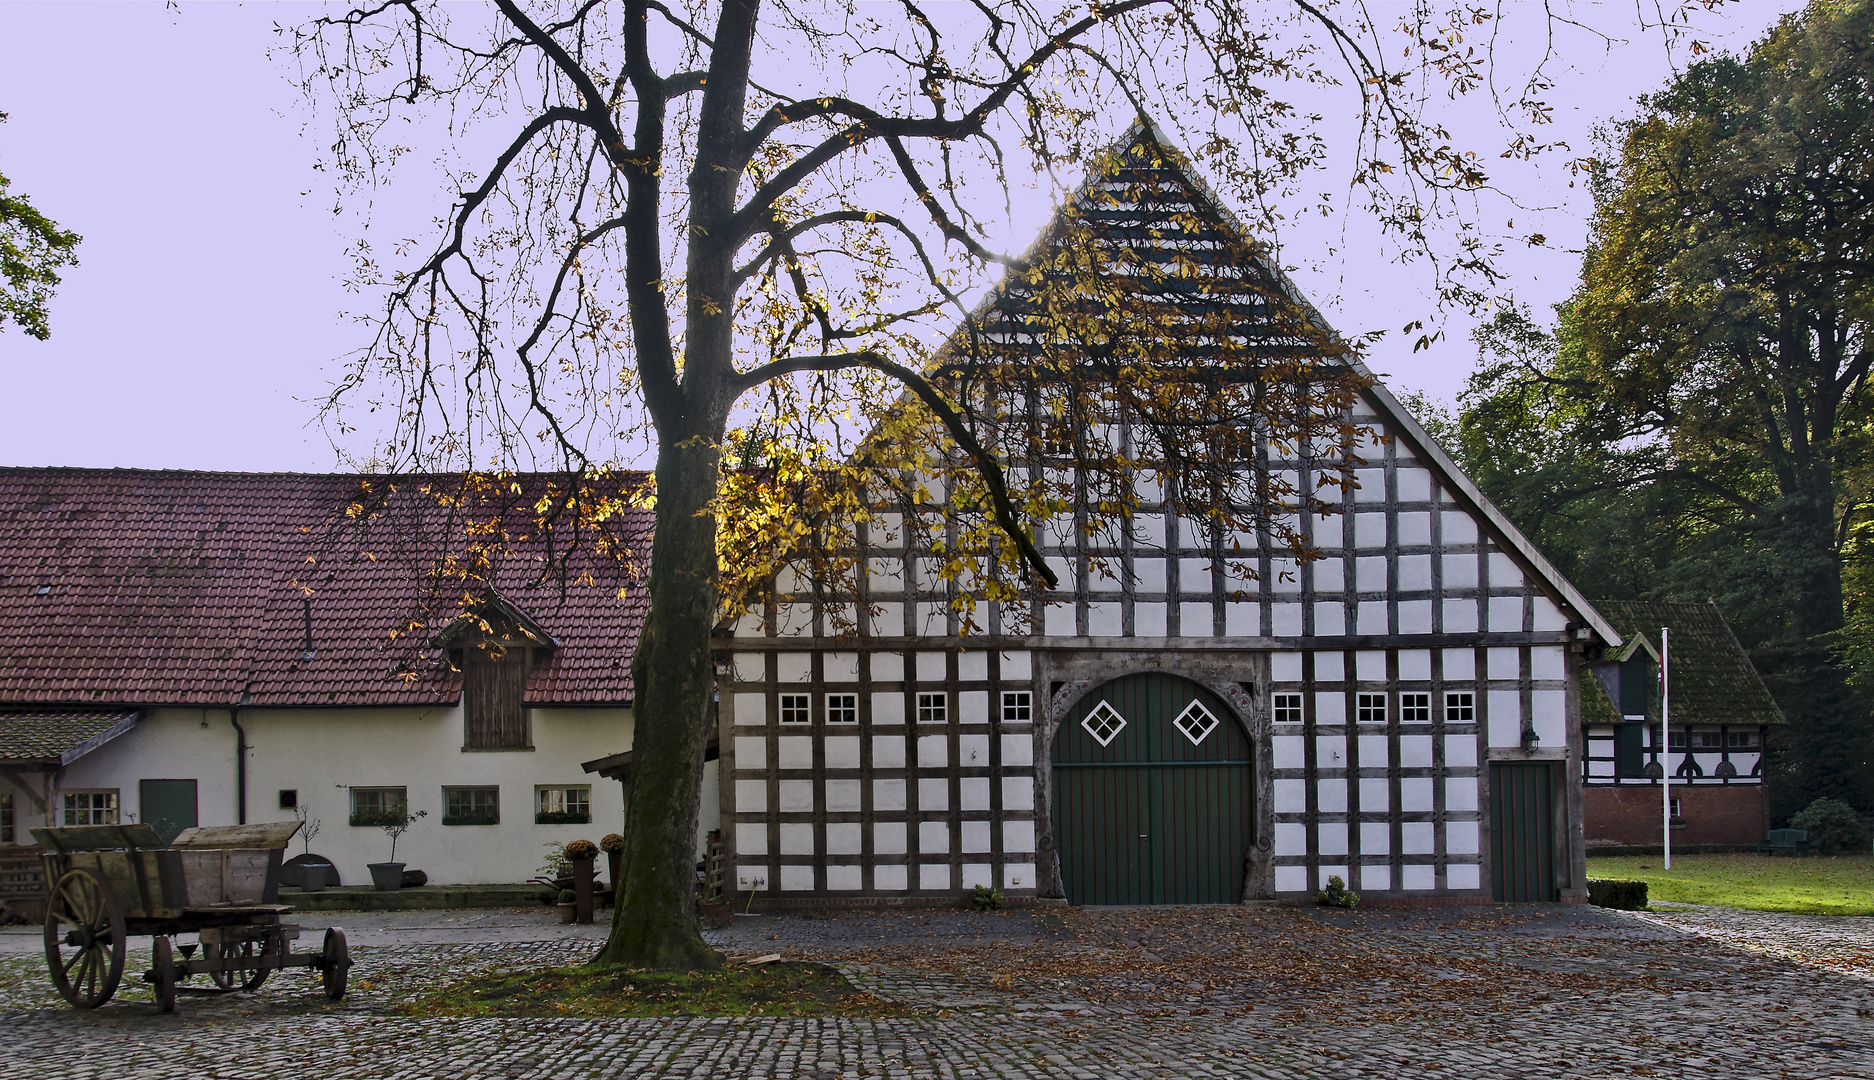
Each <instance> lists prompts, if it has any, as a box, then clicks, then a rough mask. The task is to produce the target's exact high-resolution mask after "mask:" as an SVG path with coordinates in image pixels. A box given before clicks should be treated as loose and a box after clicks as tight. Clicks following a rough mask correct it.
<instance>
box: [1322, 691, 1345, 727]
mask: <svg viewBox="0 0 1874 1080" xmlns="http://www.w3.org/2000/svg"><path fill="white" fill-rule="evenodd" d="M1314 720H1315V723H1317V724H1321V725H1323V726H1334V725H1339V724H1345V723H1346V722H1347V697H1346V695H1344V694H1341V693H1338V692H1336V691H1332V690H1318V691H1316V692H1315V695H1314Z"/></svg>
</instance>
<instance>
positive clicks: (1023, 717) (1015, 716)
mask: <svg viewBox="0 0 1874 1080" xmlns="http://www.w3.org/2000/svg"><path fill="white" fill-rule="evenodd" d="M1034 718H1035V696H1034V694H1032V693H1030V692H1029V691H1027V690H1004V691H1002V722H1003V723H1005V724H1027V723H1032V722H1033V721H1034Z"/></svg>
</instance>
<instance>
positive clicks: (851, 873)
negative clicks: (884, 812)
mask: <svg viewBox="0 0 1874 1080" xmlns="http://www.w3.org/2000/svg"><path fill="white" fill-rule="evenodd" d="M855 828H857V826H855ZM829 832H830V827H829ZM828 846H829V847H831V840H830V839H829V841H828ZM838 854H842V855H857V854H858V852H856V851H843V852H839V853H838ZM864 884H865V875H864V872H863V871H862V870H861V869H860V868H859V867H857V866H854V865H852V864H850V863H829V864H828V865H827V868H826V887H827V888H828V889H829V890H831V891H834V892H856V891H858V890H859V889H861V888H863V887H864Z"/></svg>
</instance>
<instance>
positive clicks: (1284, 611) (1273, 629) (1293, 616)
mask: <svg viewBox="0 0 1874 1080" xmlns="http://www.w3.org/2000/svg"><path fill="white" fill-rule="evenodd" d="M1269 634H1270V636H1272V637H1300V636H1301V605H1300V604H1271V605H1270V607H1269Z"/></svg>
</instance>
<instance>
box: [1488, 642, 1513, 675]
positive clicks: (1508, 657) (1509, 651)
mask: <svg viewBox="0 0 1874 1080" xmlns="http://www.w3.org/2000/svg"><path fill="white" fill-rule="evenodd" d="M1484 655H1485V661H1484V673H1485V674H1486V675H1488V676H1489V677H1490V678H1492V679H1516V678H1520V677H1521V676H1522V650H1520V649H1516V648H1507V647H1496V648H1491V649H1489V650H1487V651H1486V652H1485V654H1484Z"/></svg>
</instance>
